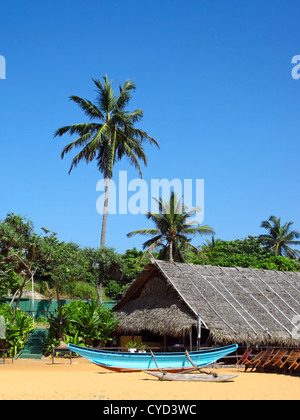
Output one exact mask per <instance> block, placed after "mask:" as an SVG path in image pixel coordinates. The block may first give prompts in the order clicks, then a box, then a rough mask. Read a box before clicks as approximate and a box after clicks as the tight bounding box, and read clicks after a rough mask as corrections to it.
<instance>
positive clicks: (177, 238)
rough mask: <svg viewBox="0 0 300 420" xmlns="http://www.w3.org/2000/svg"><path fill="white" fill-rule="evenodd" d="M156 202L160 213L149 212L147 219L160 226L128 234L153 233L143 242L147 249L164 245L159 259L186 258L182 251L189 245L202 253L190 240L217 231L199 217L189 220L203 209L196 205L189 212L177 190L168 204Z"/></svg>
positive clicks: (148, 234) (180, 259)
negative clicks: (200, 222)
mask: <svg viewBox="0 0 300 420" xmlns="http://www.w3.org/2000/svg"><path fill="white" fill-rule="evenodd" d="M155 201H156V202H157V203H158V205H159V213H151V212H148V213H147V218H148V219H150V220H152V221H153V222H154V224H155V226H156V229H139V230H135V231H133V232H130V233H128V234H127V236H128V237H131V236H133V235H145V236H152V238H151V239H149V240H148V241H146V242H145V243H144V244H143V249H146V248H147V251H146V252H149V251H153V250H155V249H159V248H160V249H161V250H160V254H159V258H161V259H168V260H169V261H174V260H178V261H184V255H183V253H182V251H183V250H184V249H185V248H190V249H193V250H194V251H196V252H198V250H197V248H196V247H194V246H193V245H192V244H191V243H190V241H191V239H192V237H193V236H195V235H197V234H199V235H206V234H214V233H215V232H214V230H213V229H212V228H211V227H209V226H200V225H199V223H198V222H196V221H195V220H189V218H190V217H191V216H192V215H193V214H195V213H196V212H197V211H199V208H197V207H194V208H192V209H191V210H190V211H187V208H186V206H184V205H183V204H182V198H180V199H177V197H176V194H174V192H172V193H171V196H170V200H169V202H168V203H166V202H165V201H164V200H163V199H162V198H160V199H159V200H157V199H155Z"/></svg>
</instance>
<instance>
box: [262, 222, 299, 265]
mask: <svg viewBox="0 0 300 420" xmlns="http://www.w3.org/2000/svg"><path fill="white" fill-rule="evenodd" d="M292 225H293V222H288V223H284V225H281V218H280V217H279V218H277V217H275V216H270V217H269V220H264V221H263V222H262V223H261V225H260V227H261V228H265V229H267V230H268V233H267V234H263V235H260V236H259V237H258V240H259V241H260V242H261V243H262V244H263V245H265V246H266V248H267V249H269V250H271V251H274V253H275V255H285V256H287V257H290V258H297V257H299V255H300V252H299V251H297V250H295V249H293V248H291V247H290V245H292V246H293V245H299V244H300V241H297V240H295V239H298V238H300V233H299V232H297V231H296V230H290V229H291V226H292Z"/></svg>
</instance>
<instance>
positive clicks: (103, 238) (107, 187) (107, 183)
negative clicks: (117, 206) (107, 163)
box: [100, 177, 110, 248]
mask: <svg viewBox="0 0 300 420" xmlns="http://www.w3.org/2000/svg"><path fill="white" fill-rule="evenodd" d="M109 191H110V177H106V178H105V196H104V206H103V219H102V230H101V241H100V247H101V248H104V247H105V241H106V229H107V215H108V201H109Z"/></svg>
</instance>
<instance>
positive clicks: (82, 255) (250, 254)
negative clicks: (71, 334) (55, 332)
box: [0, 213, 299, 319]
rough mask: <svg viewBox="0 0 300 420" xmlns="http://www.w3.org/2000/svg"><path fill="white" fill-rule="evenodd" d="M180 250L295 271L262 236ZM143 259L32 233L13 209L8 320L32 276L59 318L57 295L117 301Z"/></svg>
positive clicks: (207, 259) (198, 258)
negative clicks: (55, 304)
mask: <svg viewBox="0 0 300 420" xmlns="http://www.w3.org/2000/svg"><path fill="white" fill-rule="evenodd" d="M272 220H273V219H272ZM274 220H275V219H274ZM278 220H279V221H280V219H276V222H277V224H276V228H277V231H278V232H279V237H280V244H281V245H282V244H283V241H284V240H286V241H288V242H289V243H290V241H291V240H292V239H291V237H290V235H289V232H287V230H288V229H287V228H288V227H289V226H291V223H289V224H284V225H283V227H282V228H283V229H281V228H280V223H279V222H278ZM187 229H189V228H187ZM280 229H281V230H280ZM283 231H284V232H285V234H284V237H283V235H282V234H281V233H282V232H283ZM291 233H292V235H293V237H297V235H298V233H297V232H295V231H292V232H291ZM280 235H281V236H280ZM275 236H276V235H275V233H274V232H273V237H275ZM264 238H265V237H264ZM277 243H278V241H277ZM290 245H291V243H290ZM290 245H289V246H290ZM173 249H174V248H173ZM281 249H284V248H283V245H282V248H281ZM180 253H181V257H182V258H181V259H183V260H184V261H186V262H192V263H195V264H212V265H220V266H225V267H228V266H229V267H230V266H237V267H252V268H265V269H269V270H285V271H297V270H299V259H297V258H293V257H292V256H291V257H287V256H283V255H278V247H277V248H276V247H270V243H268V244H267V245H266V244H265V239H263V240H262V236H260V237H258V238H257V237H251V236H249V237H248V238H246V239H239V240H235V241H222V240H220V239H214V238H212V240H211V241H209V240H207V241H206V244H205V245H202V246H199V247H198V249H197V252H195V247H182V248H181V249H180ZM296 254H297V252H296V253H294V254H293V255H294V256H295V255H296ZM155 256H156V258H162V259H163V258H164V257H165V258H166V259H169V255H168V253H165V255H164V253H161V252H158V253H157V255H155ZM142 257H143V258H142ZM146 263H147V259H145V258H144V253H143V252H142V251H138V250H137V249H136V248H134V249H129V250H127V251H126V252H125V253H124V254H119V253H117V252H116V251H115V250H114V249H113V248H95V249H94V248H81V247H79V246H78V245H77V244H75V243H71V242H70V243H67V242H64V241H60V240H59V238H58V236H57V234H55V233H53V232H50V231H48V230H47V229H45V228H42V234H37V233H36V232H35V230H34V227H33V223H32V222H31V221H30V220H27V219H26V218H24V217H21V216H17V215H15V214H13V213H9V214H8V215H7V216H6V218H5V219H4V220H3V221H0V298H1V297H4V296H7V295H8V294H9V293H10V295H11V304H12V303H13V301H14V304H15V305H14V307H15V309H14V313H13V319H14V318H16V316H18V317H19V315H17V312H16V311H17V309H16V308H17V307H18V301H19V299H20V297H21V296H22V293H23V291H24V290H25V289H26V287H28V286H27V284H28V285H29V287H31V281H32V279H34V284H35V288H36V291H39V292H40V293H42V294H43V295H44V296H46V297H48V298H50V299H52V298H55V299H57V300H58V305H59V312H60V316H61V317H62V316H63V315H62V307H61V305H60V299H61V298H69V299H82V300H95V301H97V303H98V306H101V303H102V296H104V298H105V299H106V300H107V299H110V300H118V299H120V298H121V297H122V295H123V294H124V293H125V291H126V290H127V288H128V286H129V284H130V283H131V282H132V280H134V279H135V278H136V276H137V275H138V273H139V272H140V271H141V270H142V269H143V266H144V264H146ZM100 271H101V281H100V279H99V277H100V275H99V272H100ZM102 280H103V281H102ZM102 287H103V288H104V290H102ZM11 311H12V310H11Z"/></svg>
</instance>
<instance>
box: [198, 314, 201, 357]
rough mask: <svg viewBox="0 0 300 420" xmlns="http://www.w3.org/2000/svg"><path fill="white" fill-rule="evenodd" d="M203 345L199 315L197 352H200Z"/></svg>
mask: <svg viewBox="0 0 300 420" xmlns="http://www.w3.org/2000/svg"><path fill="white" fill-rule="evenodd" d="M200 343H201V317H200V315H198V318H197V350H200Z"/></svg>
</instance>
